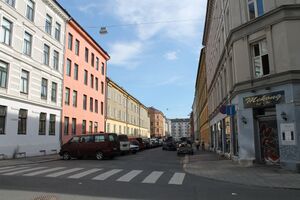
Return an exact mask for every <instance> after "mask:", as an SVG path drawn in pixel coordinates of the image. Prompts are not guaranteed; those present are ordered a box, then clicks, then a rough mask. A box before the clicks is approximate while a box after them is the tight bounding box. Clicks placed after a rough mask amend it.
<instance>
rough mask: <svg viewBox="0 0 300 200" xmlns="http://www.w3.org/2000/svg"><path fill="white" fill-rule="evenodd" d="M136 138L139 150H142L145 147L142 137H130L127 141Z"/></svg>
mask: <svg viewBox="0 0 300 200" xmlns="http://www.w3.org/2000/svg"><path fill="white" fill-rule="evenodd" d="M132 140H136V141H138V142H139V150H140V151H142V150H144V149H145V144H144V141H143V139H142V138H140V137H130V138H129V141H132Z"/></svg>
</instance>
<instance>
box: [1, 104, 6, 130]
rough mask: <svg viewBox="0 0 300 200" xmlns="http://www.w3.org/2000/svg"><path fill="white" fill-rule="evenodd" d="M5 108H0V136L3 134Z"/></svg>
mask: <svg viewBox="0 0 300 200" xmlns="http://www.w3.org/2000/svg"><path fill="white" fill-rule="evenodd" d="M6 110H7V107H6V106H0V135H4V134H5V122H6Z"/></svg>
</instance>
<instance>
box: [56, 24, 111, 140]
mask: <svg viewBox="0 0 300 200" xmlns="http://www.w3.org/2000/svg"><path fill="white" fill-rule="evenodd" d="M65 46H66V48H65V57H64V59H65V60H64V86H63V102H62V103H63V111H62V132H61V134H62V137H61V139H62V143H66V142H67V141H68V140H69V139H70V138H71V137H72V136H74V135H82V134H94V133H99V132H104V124H105V119H104V117H105V103H106V102H105V95H106V94H105V92H106V90H105V88H106V85H105V84H106V81H105V79H106V69H107V68H106V67H107V66H106V63H107V61H108V60H109V58H110V57H109V55H108V54H107V53H106V52H105V51H104V50H103V49H102V48H101V47H100V46H99V44H97V42H95V41H94V40H93V38H92V37H91V36H90V35H89V34H88V33H87V32H85V30H84V29H83V28H82V27H81V26H80V25H79V24H78V23H77V22H76V21H75V20H73V19H71V20H70V21H69V22H68V24H67V27H66V45H65Z"/></svg>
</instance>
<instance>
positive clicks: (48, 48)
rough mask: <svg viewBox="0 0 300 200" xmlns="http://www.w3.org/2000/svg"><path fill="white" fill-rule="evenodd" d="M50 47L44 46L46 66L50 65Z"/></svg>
mask: <svg viewBox="0 0 300 200" xmlns="http://www.w3.org/2000/svg"><path fill="white" fill-rule="evenodd" d="M49 56H50V47H49V46H48V45H46V44H44V60H43V63H44V65H49Z"/></svg>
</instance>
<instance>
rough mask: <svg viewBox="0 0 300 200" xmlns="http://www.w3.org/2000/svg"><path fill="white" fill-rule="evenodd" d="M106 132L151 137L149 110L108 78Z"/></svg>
mask: <svg viewBox="0 0 300 200" xmlns="http://www.w3.org/2000/svg"><path fill="white" fill-rule="evenodd" d="M106 80H107V105H106V107H107V109H106V110H107V112H106V132H110V133H117V134H126V135H128V136H135V137H144V138H149V137H150V118H149V117H148V108H147V107H146V106H144V105H143V104H142V103H141V102H140V101H139V100H137V99H136V98H135V97H133V96H132V95H130V94H129V93H128V92H127V91H126V90H125V89H123V88H122V87H120V86H119V85H118V84H117V83H115V82H114V81H112V80H111V79H110V78H107V79H106Z"/></svg>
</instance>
